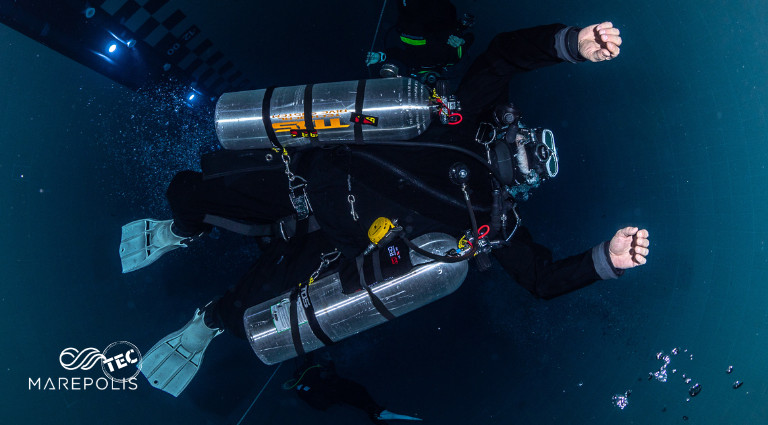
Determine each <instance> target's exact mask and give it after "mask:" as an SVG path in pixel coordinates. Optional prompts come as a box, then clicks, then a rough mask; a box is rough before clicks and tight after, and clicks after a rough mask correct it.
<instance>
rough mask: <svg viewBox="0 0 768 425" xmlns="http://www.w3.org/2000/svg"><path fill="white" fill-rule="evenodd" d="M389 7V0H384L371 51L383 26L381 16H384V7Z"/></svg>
mask: <svg viewBox="0 0 768 425" xmlns="http://www.w3.org/2000/svg"><path fill="white" fill-rule="evenodd" d="M385 7H387V0H384V4H383V5H382V6H381V13H380V14H379V23H378V24H376V32H375V33H374V34H373V41H371V48H370V49H368V51H369V52H372V51H373V46H374V44H376V38H377V37H378V36H379V27H380V26H381V18H382V17H384V8H385Z"/></svg>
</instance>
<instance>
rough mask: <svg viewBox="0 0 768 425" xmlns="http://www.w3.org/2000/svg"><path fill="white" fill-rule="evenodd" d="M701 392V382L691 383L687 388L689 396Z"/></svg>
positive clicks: (694, 395)
mask: <svg viewBox="0 0 768 425" xmlns="http://www.w3.org/2000/svg"><path fill="white" fill-rule="evenodd" d="M700 392H701V384H699V383H698V382H697V383H695V384H693V386H692V387H691V388H690V389H689V390H688V394H690V395H691V397H696V396H697V395H699V393H700Z"/></svg>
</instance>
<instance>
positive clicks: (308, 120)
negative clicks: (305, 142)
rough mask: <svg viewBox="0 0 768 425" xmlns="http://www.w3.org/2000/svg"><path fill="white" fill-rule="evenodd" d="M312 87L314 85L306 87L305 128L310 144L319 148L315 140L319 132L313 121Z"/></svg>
mask: <svg viewBox="0 0 768 425" xmlns="http://www.w3.org/2000/svg"><path fill="white" fill-rule="evenodd" d="M312 87H314V84H307V85H306V86H304V128H305V129H306V130H307V136H308V139H309V144H310V145H313V146H317V143H316V140H315V139H316V136H317V130H315V121H314V120H313V119H312ZM313 135H314V137H313Z"/></svg>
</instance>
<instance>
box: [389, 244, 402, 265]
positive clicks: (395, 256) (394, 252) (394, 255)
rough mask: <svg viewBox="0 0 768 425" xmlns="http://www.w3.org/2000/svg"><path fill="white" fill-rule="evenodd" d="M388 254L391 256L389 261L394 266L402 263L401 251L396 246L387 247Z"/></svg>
mask: <svg viewBox="0 0 768 425" xmlns="http://www.w3.org/2000/svg"><path fill="white" fill-rule="evenodd" d="M387 253H388V254H389V261H391V262H392V264H397V263H399V262H400V250H399V249H398V248H397V246H396V245H391V246H389V247H387Z"/></svg>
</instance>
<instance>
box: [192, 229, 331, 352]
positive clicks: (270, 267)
mask: <svg viewBox="0 0 768 425" xmlns="http://www.w3.org/2000/svg"><path fill="white" fill-rule="evenodd" d="M331 251H333V247H332V246H331V244H330V243H329V242H328V238H327V236H325V234H324V233H323V231H322V230H318V231H315V232H312V233H309V234H304V235H299V236H295V237H293V238H291V239H290V241H289V242H285V241H283V240H282V239H276V240H274V241H273V242H272V243H270V244H269V245H268V246H267V247H266V248H265V249H264V250H263V252H262V253H261V255H260V256H259V258H258V260H256V262H255V263H254V264H253V265H252V266H251V268H250V269H249V270H248V272H247V273H246V274H245V275H244V276H243V277H242V278H241V279H240V281H239V282H238V283H237V284H236V285H235V286H233V287H232V288H230V289H229V290H228V291H227V293H226V294H224V296H222V297H221V298H218V299H216V300H214V301H213V302H211V303H210V304H209V305H208V306H206V320H209V321H210V322H208V324H209V325H210V326H213V327H219V328H223V329H226V330H228V331H230V332H231V333H232V335H235V336H237V337H239V338H243V339H245V329H244V328H243V314H244V313H245V310H247V309H248V308H250V307H251V306H254V305H256V304H258V303H260V302H262V301H264V300H267V299H269V298H272V297H274V296H277V295H279V294H281V293H283V292H286V291H288V290H290V289H291V288H292V287H293V286H294V285H298V284H299V283H300V282H305V281H306V280H307V279H308V278H309V276H310V275H311V274H312V272H314V271H315V269H317V267H318V266H319V265H320V261H321V259H320V255H321V254H322V253H327V252H331Z"/></svg>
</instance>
